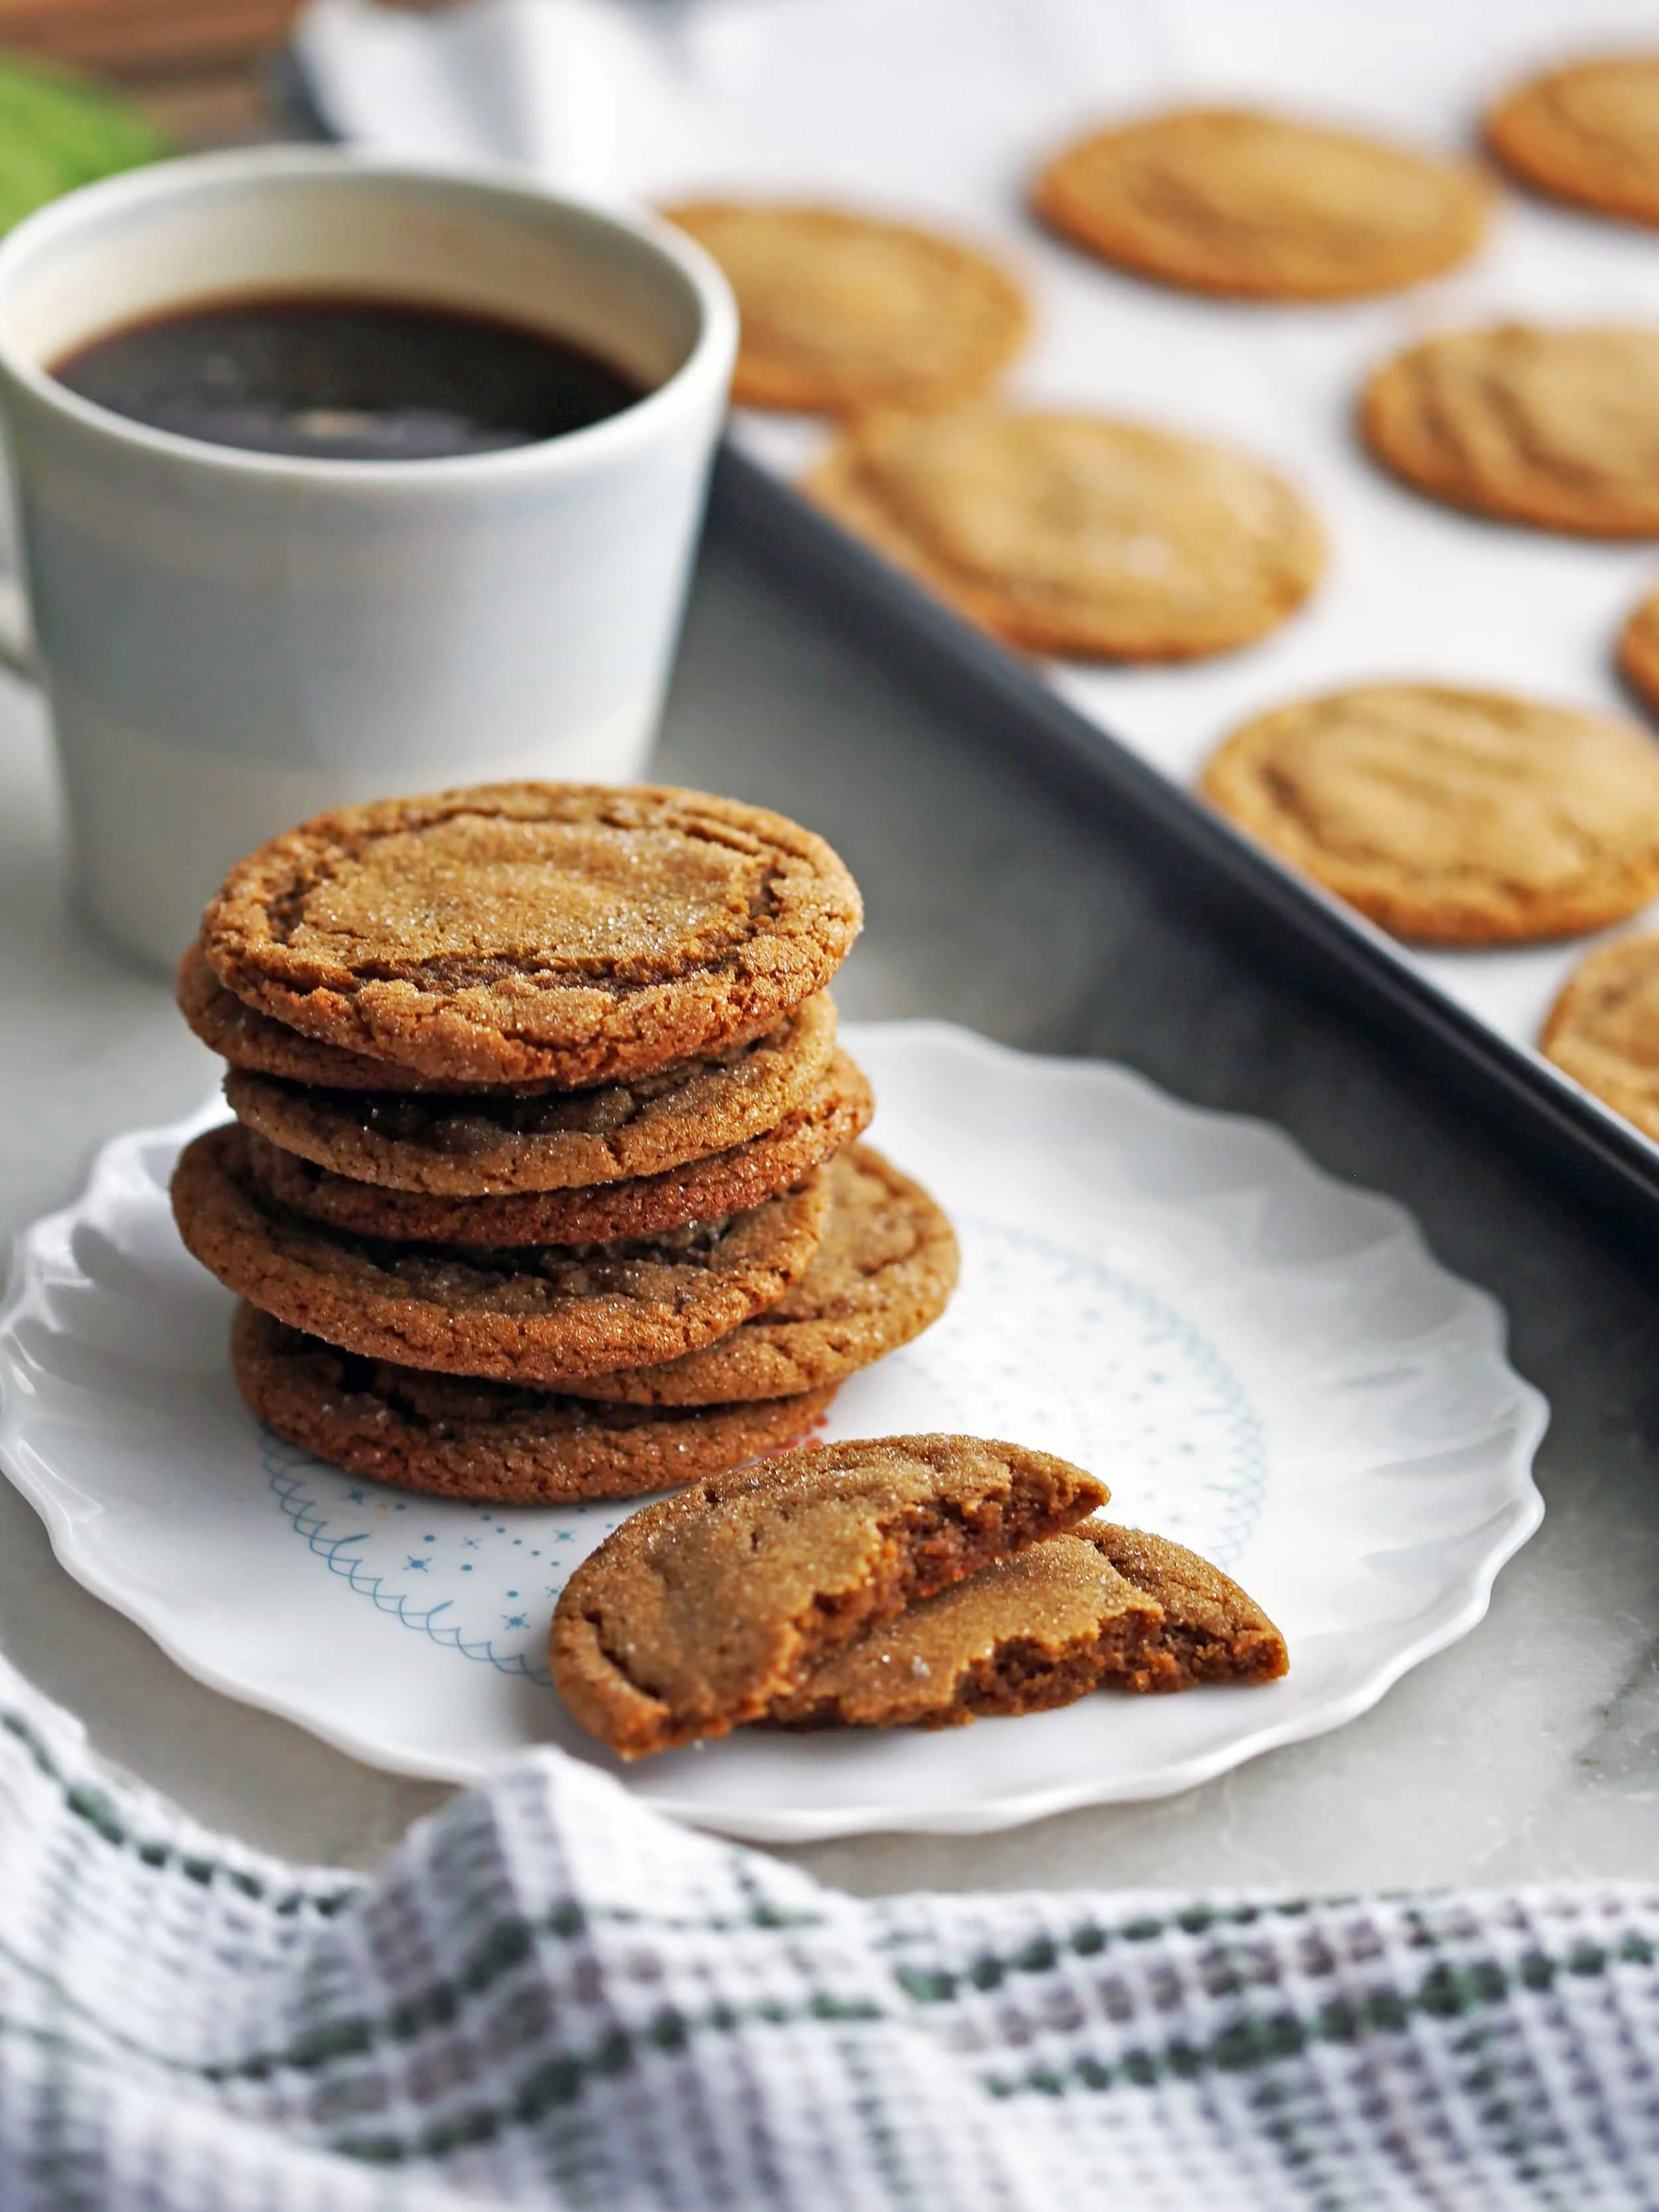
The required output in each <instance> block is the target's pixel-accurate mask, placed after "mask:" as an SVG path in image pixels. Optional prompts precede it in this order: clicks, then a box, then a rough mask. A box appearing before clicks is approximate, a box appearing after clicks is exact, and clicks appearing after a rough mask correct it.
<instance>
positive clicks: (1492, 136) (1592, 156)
mask: <svg viewBox="0 0 1659 2212" xmlns="http://www.w3.org/2000/svg"><path fill="white" fill-rule="evenodd" d="M1485 128H1486V143H1487V145H1488V146H1489V147H1490V148H1491V149H1492V152H1493V153H1494V154H1495V155H1497V156H1498V160H1499V161H1501V162H1502V163H1503V164H1504V167H1505V168H1506V169H1508V170H1509V172H1510V174H1511V175H1512V176H1515V177H1518V178H1519V179H1521V181H1522V184H1527V185H1532V186H1533V187H1534V189H1535V190H1536V191H1541V192H1547V193H1548V194H1549V196H1550V197H1552V198H1553V199H1559V200H1571V201H1572V202H1573V203H1574V204H1576V205H1577V206H1579V207H1587V208H1594V209H1595V210H1596V212H1597V213H1598V214H1600V215H1612V216H1623V217H1624V219H1625V220H1626V222H1644V223H1659V54H1654V53H1645V54H1638V53H1632V54H1604V55H1600V56H1598V57H1596V58H1595V59H1593V60H1589V61H1582V62H1570V63H1568V64H1566V66H1565V68H1562V69H1553V70H1545V71H1544V72H1543V74H1542V75H1541V76H1534V77H1528V79H1527V81H1526V82H1524V83H1523V84H1518V85H1516V87H1515V88H1514V90H1513V91H1511V92H1507V93H1505V94H1504V96H1503V98H1502V99H1501V100H1498V101H1497V102H1496V103H1495V104H1494V105H1493V106H1492V108H1491V109H1490V110H1489V112H1488V113H1487V115H1486V126H1485Z"/></svg>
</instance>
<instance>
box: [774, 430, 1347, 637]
mask: <svg viewBox="0 0 1659 2212" xmlns="http://www.w3.org/2000/svg"><path fill="white" fill-rule="evenodd" d="M806 489H807V490H808V492H809V493H810V494H811V496H812V497H813V498H815V499H816V500H817V501H818V503H819V504H820V505H821V506H823V507H826V508H828V510H829V513H831V514H833V515H835V516H836V519H837V520H839V521H841V522H842V523H844V524H845V525H846V526H847V527H848V529H849V530H851V531H853V532H854V533H855V534H856V535H858V536H860V537H861V538H865V539H866V540H867V541H868V542H869V543H870V544H872V545H874V546H875V547H876V548H877V549H878V550H879V551H881V552H883V553H885V554H886V555H887V556H889V557H890V559H891V560H893V561H895V562H897V564H898V565H899V566H900V567H901V568H907V569H908V570H909V571H910V572H911V573H912V574H914V575H915V576H916V577H917V578H918V579H919V580H921V582H923V583H925V584H927V585H928V586H930V587H931V588H932V589H933V590H934V591H935V592H938V593H939V596H940V597H941V598H942V599H947V600H949V601H950V602H951V604H952V605H955V606H957V608H959V609H960V610H961V611H962V612H963V613H964V614H966V615H968V616H969V617H971V618H972V619H973V620H974V621H975V622H978V623H981V624H982V626H983V627H984V628H985V629H988V630H990V631H992V632H994V634H995V635H997V636H999V637H1002V638H1005V639H1006V640H1007V641H1009V642H1010V643H1011V644H1014V645H1018V646H1024V647H1027V648H1029V649H1030V650H1031V651H1033V652H1038V653H1072V654H1077V655H1080V656H1083V657H1093V658H1099V659H1121V660H1179V659H1190V658H1194V657H1196V656H1199V655H1201V654H1204V653H1224V652H1226V651H1228V650H1229V649H1231V647H1235V646H1240V645H1245V644H1248V643H1249V641H1251V640H1252V639H1253V638H1257V637H1260V636H1261V635H1263V633H1264V632H1266V631H1267V630H1270V629H1273V627H1274V626H1275V625H1276V624H1277V623H1280V622H1282V621H1283V620H1284V619H1285V617H1286V616H1287V615H1289V614H1290V613H1291V612H1292V611H1293V610H1294V609H1296V608H1297V607H1298V606H1300V605H1301V604H1302V602H1303V601H1304V599H1306V598H1307V596H1308V594H1309V593H1310V592H1311V591H1312V589H1313V587H1314V586H1315V584H1316V581H1317V580H1318V578H1319V574H1320V571H1321V568H1322V565H1323V562H1324V548H1323V542H1322V538H1321V535H1320V531H1319V526H1318V524H1317V523H1316V521H1315V520H1314V518H1313V516H1312V514H1311V513H1310V512H1309V510H1308V508H1307V507H1306V506H1305V505H1304V503H1303V501H1302V500H1301V498H1300V497H1299V496H1298V495H1297V493H1296V492H1295V491H1294V490H1292V489H1291V486H1290V485H1289V484H1288V483H1285V480H1284V479H1283V478H1282V477H1279V476H1278V475H1277V474H1275V473H1274V471H1272V470H1271V469H1268V468H1265V467H1263V466H1262V465H1261V464H1260V463H1259V462H1256V461H1254V460H1251V459H1249V458H1248V457H1247V456H1245V455H1243V454H1240V453H1233V452H1231V451H1230V450H1229V449H1228V448H1226V447H1222V446H1214V445H1211V444H1209V443H1207V442H1206V441H1203V440H1201V439H1197V438H1188V437H1183V436H1178V435H1174V434H1173V433H1170V432H1168V431H1164V430H1155V429H1152V428H1147V427H1146V425H1144V424H1141V423H1136V422H1117V421H1115V420H1113V419H1111V418H1110V417H1108V416H1097V415H1077V414H1042V413H1013V412H1011V411H1008V410H1002V409H997V408H992V407H975V408H964V409H961V410H957V411H955V412H953V413H951V414H945V415H933V416H916V417H913V418H908V419H907V418H897V417H890V418H885V419H880V420H872V421H871V422H866V423H864V424H860V425H859V426H857V427H856V428H854V429H853V430H852V431H851V432H849V433H848V435H847V436H846V437H845V438H844V439H843V440H842V443H841V444H840V445H838V446H837V447H836V448H835V450H834V451H833V452H832V453H830V454H829V457H828V458H827V459H825V460H824V461H823V463H822V464H821V465H819V467H818V468H817V470H816V471H814V472H813V474H812V475H811V477H808V479H807V483H806Z"/></svg>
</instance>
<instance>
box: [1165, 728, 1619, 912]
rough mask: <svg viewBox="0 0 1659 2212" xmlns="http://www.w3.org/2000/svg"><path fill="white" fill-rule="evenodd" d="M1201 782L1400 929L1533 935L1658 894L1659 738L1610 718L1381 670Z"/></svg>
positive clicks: (1222, 803) (1271, 731) (1264, 732)
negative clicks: (1388, 680)
mask: <svg viewBox="0 0 1659 2212" xmlns="http://www.w3.org/2000/svg"><path fill="white" fill-rule="evenodd" d="M1200 788H1201V789H1202V791H1203V793H1204V795H1205V797H1206V799H1209V801H1210V802H1211V804H1212V805H1214V806H1216V807H1218V809H1219V810H1220V811H1221V812H1222V813H1224V814H1225V815H1227V816H1228V817H1230V818H1231V820H1232V821H1234V822H1236V823H1237V824H1238V825H1239V827H1240V828H1241V829H1247V830H1249V833H1250V835H1251V836H1253V837H1255V838H1257V839H1258V840H1259V841H1260V842H1261V843H1262V844H1264V845H1265V846H1267V848H1268V850H1269V851H1270V852H1273V853H1274V854H1277V855H1278V856H1279V859H1281V860H1287V861H1289V862H1290V863H1291V866H1294V867H1297V868H1300V869H1302V870H1303V871H1304V873H1306V874H1308V875H1310V876H1312V877H1313V878H1315V880H1316V882H1319V883H1322V884H1324V885H1325V887H1326V889H1327V890H1332V891H1334V892H1335V893H1336V894H1337V896H1338V897H1340V898H1344V899H1346V900H1347V901H1348V902H1349V904H1350V905H1352V906H1356V907H1358V909H1359V910H1360V912H1361V913H1362V914H1366V915H1370V917H1371V919H1372V921H1378V922H1381V923H1382V925H1383V927H1384V928H1385V929H1391V930H1393V931H1394V932H1395V934H1396V935H1398V936H1401V937H1407V938H1415V939H1418V940H1419V941H1420V942H1421V943H1424V944H1427V945H1498V944H1503V943H1506V942H1514V943H1526V942H1528V941H1529V940H1532V939H1540V938H1550V937H1568V936H1571V935H1572V934H1574V933H1576V932H1577V931H1579V930H1586V929H1600V928H1601V927H1604V926H1605V925H1606V924H1607V923H1608V922H1612V921H1620V920H1622V919H1623V918H1624V916H1625V915H1630V914H1634V913H1635V912H1636V911H1637V910H1638V908H1640V907H1643V906H1645V905H1646V904H1647V902H1648V901H1649V900H1650V898H1652V897H1653V896H1654V895H1655V893H1656V892H1659V745H1656V744H1654V742H1653V740H1652V739H1651V738H1650V737H1649V736H1648V735H1647V734H1646V732H1644V731H1643V730H1641V729H1638V727H1637V726H1636V725H1635V724H1634V723H1633V722H1626V721H1623V720H1619V719H1617V718H1615V717H1614V716H1613V715H1610V714H1589V713H1585V712H1583V711H1580V710H1577V709H1574V708H1561V707H1545V706H1540V705H1537V704H1536V703H1534V702H1533V701H1531V700H1528V699H1515V698H1510V697H1509V696H1507V695H1505V694H1504V693H1501V692H1496V691H1463V690H1450V689H1449V688H1447V687H1443V686H1437V685H1431V684H1364V685H1361V686H1360V687H1359V688H1358V689H1357V690H1352V691H1334V692H1328V693H1326V694H1324V695H1323V696H1320V697H1317V698H1313V699H1303V700H1298V701H1297V702H1296V703H1295V704H1294V705H1291V706H1288V707H1279V708H1275V709H1274V710H1273V712H1272V713H1271V714H1259V715H1257V716H1256V718H1255V720H1253V721H1249V722H1247V723H1245V725H1244V726H1243V728H1242V729H1238V730H1236V731H1235V732H1233V734H1232V735H1231V737H1230V738H1228V739H1227V740H1226V742H1225V744H1223V745H1222V747H1221V749H1220V750H1219V751H1218V753H1217V754H1216V755H1215V756H1214V757H1213V758H1212V760H1211V762H1210V763H1209V765H1208V767H1207V768H1206V769H1205V770H1204V774H1203V777H1202V779H1201V783H1200Z"/></svg>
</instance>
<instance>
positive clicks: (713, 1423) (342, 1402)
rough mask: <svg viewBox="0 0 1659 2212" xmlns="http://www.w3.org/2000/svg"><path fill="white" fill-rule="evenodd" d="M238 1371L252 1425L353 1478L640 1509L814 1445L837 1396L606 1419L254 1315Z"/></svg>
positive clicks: (549, 1397)
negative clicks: (648, 1498) (705, 1478)
mask: <svg viewBox="0 0 1659 2212" xmlns="http://www.w3.org/2000/svg"><path fill="white" fill-rule="evenodd" d="M231 1364H232V1367H233V1369H234V1372H235V1376H236V1382H237V1387H238V1388H239V1389H240V1391H241V1393H242V1395H243V1397H244V1398H245V1399H246V1401H247V1404H248V1406H249V1407H250V1408H251V1410H252V1412H253V1413H254V1414H255V1415H256V1416H257V1417H258V1419H260V1420H262V1421H263V1422H264V1425H265V1426H266V1427H267V1428H269V1429H270V1430H272V1431H274V1432H275V1433H276V1435H277V1436H279V1437H284V1438H286V1440H287V1441H288V1442H289V1443H292V1444H297V1445H298V1446H299V1447H300V1448H301V1450H302V1451H308V1452H313V1453H315V1455H317V1457H318V1458H319V1459H325V1460H328V1461H330V1462H332V1464H333V1465H335V1466H336V1467H343V1468H348V1469H349V1471H350V1472H351V1473H352V1474H362V1475H368V1476H370V1477H372V1479H373V1480H375V1481H376V1482H388V1483H392V1484H395V1485H397V1486H399V1487H400V1488H404V1489H409V1490H419V1491H424V1492H428V1493H430V1494H431V1495H433V1496H435V1497H440V1498H487V1499H491V1500H494V1501H496V1502H498V1503H500V1504H506V1505H551V1504H562V1503H566V1502H568V1501H571V1500H574V1499H580V1498H635V1497H639V1496H641V1494H642V1493H644V1492H648V1491H653V1490H666V1489H668V1488H669V1487H670V1486H672V1485H674V1484H677V1483H682V1482H689V1481H690V1480H691V1479H692V1477H693V1476H695V1475H700V1474H718V1473H720V1472H722V1471H724V1470H725V1469H726V1468H732V1467H737V1466H739V1465H741V1464H742V1463H744V1462H746V1461H749V1460H752V1459H757V1458H758V1457H759V1456H760V1455H762V1454H763V1453H767V1452H775V1451H785V1450H787V1449H790V1448H791V1447H792V1446H794V1445H797V1444H799V1443H804V1442H805V1439H806V1438H807V1437H808V1436H809V1435H810V1434H811V1431H812V1429H813V1428H814V1427H815V1426H816V1425H817V1423H818V1421H819V1420H820V1419H822V1417H823V1414H824V1413H825V1412H826V1411H827V1410H828V1408H829V1403H830V1401H831V1400H832V1399H833V1398H834V1396H835V1395H836V1393H835V1386H834V1384H833V1383H832V1384H830V1385H829V1386H827V1387H826V1388H825V1389H822V1390H808V1391H805V1392H803V1393H802V1394H801V1395H800V1396H799V1397H796V1398H788V1399H770V1400H757V1401H755V1402H754V1403H753V1404H751V1405H747V1406H707V1407H696V1408H695V1409H693V1410H690V1411H684V1410H680V1409H668V1408H664V1407H637V1406H596V1405H594V1404H593V1403H592V1402H591V1401H589V1400H586V1399H581V1398H570V1397H566V1396H562V1395H560V1394H559V1393H557V1392H556V1391H547V1390H531V1389H523V1388H521V1387H520V1386H519V1385H517V1384H514V1383H490V1382H483V1381H477V1380H473V1379H471V1378H468V1377H465V1376H455V1375H440V1374H436V1373H434V1372H432V1371H431V1370H426V1369H421V1368H411V1367H401V1366H397V1365H394V1364H392V1362H391V1361H390V1360H384V1359H366V1358H362V1356H361V1355H359V1354H357V1353H356V1352H343V1351H341V1350H339V1349H338V1347H337V1346H334V1345H331V1344H325V1343H324V1342H323V1340H322V1339H321V1338H320V1337H315V1336H307V1335H306V1334H303V1333H302V1332H301V1330H299V1329H294V1328H289V1327H288V1326H287V1324H286V1323H285V1322H279V1321H276V1320H275V1319H273V1317H272V1316H270V1314H265V1313H261V1312H260V1311H259V1310H258V1307H257V1306H251V1305H249V1304H246V1302H244V1304H242V1305H241V1306H240V1307H239V1308H238V1310H237V1313H236V1318H235V1320H234V1322H233V1323H232V1327H231Z"/></svg>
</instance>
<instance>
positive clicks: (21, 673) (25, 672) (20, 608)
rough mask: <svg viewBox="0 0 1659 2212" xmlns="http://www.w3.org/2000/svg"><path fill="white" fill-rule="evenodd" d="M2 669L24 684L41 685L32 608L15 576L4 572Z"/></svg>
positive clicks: (0, 579)
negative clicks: (32, 637) (32, 639)
mask: <svg viewBox="0 0 1659 2212" xmlns="http://www.w3.org/2000/svg"><path fill="white" fill-rule="evenodd" d="M0 668H4V669H9V671H10V672H11V674H12V675H14V676H15V677H16V678H18V680H19V682H20V683H23V684H38V683H39V682H40V662H39V661H38V660H37V659H35V657H34V647H33V645H32V644H31V643H30V641H29V623H28V611H27V605H26V604H25V601H24V599H23V593H22V591H21V587H20V586H19V585H18V583H17V580H16V579H15V577H12V576H8V575H5V574H3V573H0Z"/></svg>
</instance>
